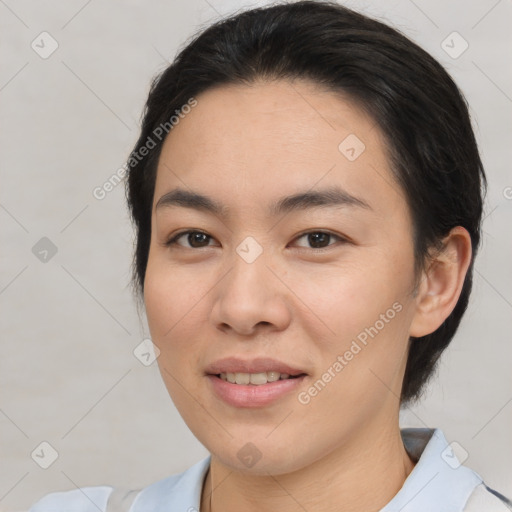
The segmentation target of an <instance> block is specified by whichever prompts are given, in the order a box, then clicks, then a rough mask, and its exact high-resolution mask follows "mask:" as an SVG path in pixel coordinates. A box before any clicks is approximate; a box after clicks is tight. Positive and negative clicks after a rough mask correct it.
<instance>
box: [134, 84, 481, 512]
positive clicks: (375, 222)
mask: <svg viewBox="0 0 512 512" xmlns="http://www.w3.org/2000/svg"><path fill="white" fill-rule="evenodd" d="M196 99H197V101H198V104H197V106H195V107H194V108H193V109H192V110H191V112H190V113H189V114H187V116H186V117H185V118H184V119H181V120H180V122H179V124H178V125H176V126H175V127H174V128H173V130H172V132H171V133H170V134H169V136H168V137H167V139H166V141H165V144H164V147H163V150H162V154H161V157H160V160H159V165H158V170H157V179H156V186H155V195H154V202H153V214H152V234H151V245H150V251H149V260H148V266H147V272H146V277H145V289H144V299H145V304H146V311H147V318H148V324H149V327H150V332H151V336H152V340H153V342H154V343H155V345H156V346H157V347H158V348H159V350H160V356H159V358H158V364H159V367H160V371H161V374H162V377H163V380H164V382H165V385H166V387H167V389H168V391H169V394H170V396H171V397H172V399H173V401H174V403H175V405H176V407H177V409H178V411H179V412H180V414H181V415H182V417H183V418H184V420H185V422H186V423H187V425H188V426H189V428H190V429H191V431H192V432H193V433H194V435H195V436H196V437H197V438H198V439H199V441H200V442H201V443H202V444H203V445H204V446H205V447H206V448H207V449H208V450H209V451H210V453H211V454H212V462H211V466H210V469H209V471H208V474H207V476H206V478H205V481H204V486H203V492H202V498H201V511H210V510H213V511H215V512H218V511H224V512H231V511H235V510H236V511H238V510H246V511H258V512H261V511H267V510H268V511H270V510H272V511H273V510H280V511H282V512H287V511H292V510H293V511H296V510H297V509H300V508H301V507H303V509H305V510H308V511H318V512H320V511H322V512H329V511H334V510H337V511H339V510H343V511H344V512H355V511H365V512H369V511H372V510H375V511H376V510H379V509H380V508H382V507H383V506H384V505H385V504H386V503H388V502H389V501H390V500H391V499H392V498H393V496H394V495H395V494H396V493H397V492H398V491H399V490H400V488H401V486H402V485H403V483H404V481H405V479H406V478H407V476H408V475H409V474H410V472H411V471H412V469H413V468H414V464H415V461H413V460H411V458H410V457H409V456H408V454H407V452H406V450H405V448H404V446H403V443H402V440H401V436H400V429H399V423H398V417H399V407H400V403H399V396H400V390H401V385H402V380H403V375H404V371H405V364H406V359H407V349H408V340H409V336H417V337H418V336H423V335H425V334H428V333H430V332H433V331H434V330H435V329H436V328H437V327H438V326H439V325H441V323H442V322H443V321H444V319H445V318H446V317H447V316H448V315H449V314H450V312H451V311H452V309H453V308H454V307H455V304H456V302H457V299H458V297H459V294H460V290H461V287H462V284H463V280H464V276H465V273H466V271H467V268H468V265H469V262H470V258H471V243H470V238H469V234H468V233H467V231H466V230H465V229H463V228H461V227H457V228H454V229H453V230H452V232H451V233H450V234H449V235H448V236H447V237H446V239H445V247H446V249H445V251H444V252H441V253H440V254H437V255H436V256H435V258H434V259H432V261H430V262H429V264H428V265H426V269H425V271H424V272H423V273H422V274H421V275H420V276H419V279H418V281H416V279H415V278H416V277H418V276H415V274H414V257H413V244H412V223H411V222H412V221H411V217H410V213H409V209H408V206H407V203H406V199H405V196H404V194H403V192H402V191H401V189H400V188H399V186H398V185H397V184H396V182H395V181H394V179H393V176H392V173H391V171H390V168H389V162H388V157H387V154H386V144H385V142H384V138H383V136H382V134H381V133H380V132H379V130H378V129H377V128H376V126H375V123H374V121H373V120H372V119H370V118H369V117H368V116H366V115H365V114H363V112H362V111H361V110H359V109H358V108H357V107H356V106H355V105H354V104H353V103H351V102H350V101H348V100H347V99H345V98H343V97H341V96H340V95H335V94H333V93H332V92H328V91H324V90H321V89H320V88H319V87H317V86H315V85H314V84H312V83H309V82H307V81H295V82H293V83H291V82H287V81H274V82H264V81H261V82H258V83H255V84H252V85H251V86H246V85H244V86H242V85H237V86H222V87H218V88H215V89H212V90H209V91H207V92H205V93H203V94H201V95H200V96H198V97H197V98H196ZM349 134H356V135H357V137H358V138H359V139H360V140H362V141H363V142H364V144H365V150H364V151H363V153H362V154H361V155H360V156H359V157H358V158H357V159H356V160H354V161H349V160H348V159H347V158H346V157H345V155H344V154H342V153H341V152H340V150H339V149H338V146H339V144H340V142H342V141H343V140H344V139H345V137H347V136H348V135H349ZM330 185H337V186H339V187H342V188H343V189H344V190H346V191H348V192H349V193H350V194H352V195H354V196H357V197H358V198H361V199H362V200H364V201H365V202H366V203H367V204H368V205H369V208H362V207H354V206H347V205H344V206H337V207H322V208H314V209H307V210H302V211H294V212H289V213H287V214H285V215H281V216H278V217H274V216H271V215H270V214H269V211H268V205H269V204H270V203H271V202H273V201H276V200H277V199H279V198H281V197H283V196H288V195H292V194H294V193H297V192H299V191H311V190H319V189H321V188H324V187H327V186H330ZM177 187H180V188H185V189H187V190H194V191H197V192H200V193H202V194H205V195H208V196H210V197H212V198H213V199H215V200H216V201H218V202H221V203H222V204H224V205H225V207H226V210H225V213H226V217H225V218H221V217H219V216H216V215H213V214H211V213H207V212H203V211H200V210H196V209H191V208H185V207H182V206H171V207H167V208H159V209H158V210H156V209H155V205H156V203H157V201H158V200H159V198H160V197H161V196H162V195H164V194H165V193H167V192H169V191H170V190H173V189H175V188H177ZM228 213H229V215H228ZM186 229H190V230H199V231H201V232H204V233H206V234H207V235H208V237H209V238H208V237H206V238H205V239H204V240H202V243H200V244H199V245H196V246H195V247H194V246H191V245H190V240H189V239H188V238H187V235H185V236H183V237H181V239H179V240H178V242H177V243H176V244H175V245H174V246H166V245H165V242H166V241H167V240H168V239H169V238H170V237H171V235H173V234H177V233H178V232H180V231H184V230H186ZM304 231H308V232H309V231H313V232H318V231H324V232H325V231H327V232H330V233H332V234H333V235H337V236H340V237H342V238H345V239H346V241H345V242H344V241H343V240H342V239H341V240H340V239H337V238H336V237H335V236H334V237H331V238H329V237H327V238H326V239H324V240H323V241H322V239H320V242H321V243H322V244H323V245H324V247H325V248H323V249H317V248H315V245H313V244H314V241H315V240H314V239H313V242H311V239H310V238H309V239H308V236H301V235H302V234H303V233H304ZM247 236H252V237H253V238H254V239H255V240H257V242H258V243H259V244H260V246H261V247H262V249H263V253H262V254H261V255H260V256H259V257H258V258H257V259H256V260H255V261H254V262H253V263H247V262H246V261H245V260H244V259H242V258H241V257H240V256H239V255H238V254H237V252H236V248H237V246H238V245H239V244H240V243H241V242H242V241H243V240H244V239H245V238H246V237H247ZM317 236H318V235H317ZM199 240H200V242H201V239H199ZM192 243H194V241H192ZM417 283H419V284H418V286H417V287H415V284H417ZM396 302H398V303H399V304H400V305H401V306H402V309H401V311H400V312H399V313H397V314H396V315H395V317H394V318H393V319H392V320H390V321H389V322H388V323H386V325H385V327H384V328H383V329H381V330H380V331H379V333H378V335H377V336H375V337H374V338H373V339H370V341H369V342H368V344H367V345H366V346H365V347H364V348H363V349H362V350H361V351H360V352H359V353H358V354H357V356H355V357H354V358H353V359H352V360H351V361H350V362H349V363H348V364H347V365H346V366H345V367H344V368H343V370H342V371H341V372H339V373H337V374H336V376H335V377H334V378H332V380H331V382H329V383H328V384H327V385H326V386H325V388H324V389H323V390H322V391H321V392H320V393H318V395H317V396H315V397H314V398H312V399H311V401H310V402H309V403H308V404H302V403H300V402H299V400H298V398H297V393H295V392H292V393H291V394H289V395H287V396H285V397H283V398H281V399H279V400H278V401H277V402H274V403H272V404H270V405H267V406H265V407H260V408H253V409H250V408H237V407H233V406H231V405H227V404H226V403H224V402H223V401H221V400H220V399H219V398H217V396H216V395H215V394H214V393H213V391H212V388H211V386H210V382H209V380H208V378H207V377H206V376H205V367H206V366H207V365H208V364H210V363H212V362H213V361H215V360H217V359H220V358H223V357H228V356H238V357H241V358H246V359H249V358H252V357H257V356H268V357H273V358H276V359H279V360H281V361H285V362H287V363H288V364H289V365H291V366H294V367H296V368H300V369H302V370H303V371H304V372H307V373H308V376H307V377H306V379H305V381H304V383H303V385H302V386H301V389H300V390H298V391H304V390H307V389H308V388H309V387H310V386H311V385H312V384H313V383H314V382H315V381H317V380H318V379H319V378H321V376H322V374H324V373H325V372H326V371H327V369H328V368H329V367H332V365H333V363H334V362H335V361H336V359H337V357H338V355H342V354H344V353H345V351H346V350H348V349H349V347H350V346H351V343H352V341H353V340H354V339H355V338H356V337H357V335H358V334H359V333H361V332H362V331H364V329H365V328H367V327H370V326H373V325H375V322H376V321H377V320H378V319H379V318H380V315H381V314H384V313H385V312H386V311H387V310H388V309H389V308H391V307H392V305H393V304H394V303H396ZM249 441H250V442H251V443H253V444H254V445H255V446H256V447H257V449H258V450H259V452H260V453H261V459H260V460H259V461H258V462H257V463H256V464H255V465H253V466H252V467H250V468H249V467H247V466H245V465H244V464H243V463H242V462H241V460H239V458H238V457H237V453H238V451H239V450H240V449H241V448H242V447H243V446H244V445H245V444H246V443H247V442H249ZM326 484H328V485H326ZM212 489H213V492H212ZM369 491H370V492H369Z"/></svg>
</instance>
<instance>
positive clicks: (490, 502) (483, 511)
mask: <svg viewBox="0 0 512 512" xmlns="http://www.w3.org/2000/svg"><path fill="white" fill-rule="evenodd" d="M510 510H512V501H511V500H509V499H508V498H507V497H505V496H503V494H501V493H499V492H498V491H495V490H494V489H491V488H490V487H488V486H487V485H486V484H485V483H484V482H482V483H481V484H480V485H477V486H476V487H475V488H474V490H473V492H472V493H471V495H470V496H469V499H468V501H467V502H466V505H465V506H464V512H509V511H510Z"/></svg>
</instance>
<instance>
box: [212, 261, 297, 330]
mask: <svg viewBox="0 0 512 512" xmlns="http://www.w3.org/2000/svg"><path fill="white" fill-rule="evenodd" d="M232 261H233V263H232V266H231V269H230V270H229V271H228V273H227V275H225V277H224V279H222V280H221V281H220V282H219V284H218V285H217V286H216V287H215V288H214V292H215V296H214V304H213V308H212V311H211V320H212V321H213V323H214V325H215V326H216V327H217V328H218V329H220V330H222V331H224V332H229V331H232V332H234V333H236V334H239V335H241V336H252V335H254V334H256V333H257V331H258V330H261V331H265V332H270V331H273V330H275V331H280V330H284V329H286V327H287V326H288V325H289V323H290V319H291V314H290V309H289V308H290V305H291V303H290V302H289V300H288V299H287V294H288V289H287V288H286V286H285V285H284V284H283V282H282V281H281V280H280V279H279V278H278V277H277V275H279V271H275V270H273V269H270V268H269V267H268V261H267V258H266V257H264V254H262V255H260V257H259V258H257V259H256V260H255V261H253V262H252V263H248V262H247V261H245V260H244V259H243V258H242V257H240V256H239V255H238V254H235V257H234V258H233V260H232ZM281 274H282V272H281Z"/></svg>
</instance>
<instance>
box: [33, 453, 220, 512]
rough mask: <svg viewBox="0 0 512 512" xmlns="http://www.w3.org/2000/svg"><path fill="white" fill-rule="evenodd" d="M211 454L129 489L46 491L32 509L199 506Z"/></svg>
mask: <svg viewBox="0 0 512 512" xmlns="http://www.w3.org/2000/svg"><path fill="white" fill-rule="evenodd" d="M209 465H210V456H208V457H206V458H205V459H203V460H201V461H199V462H197V463H196V464H194V465H193V466H192V467H190V468H188V469H187V470H185V471H184V472H182V473H179V474H175V475H171V476H168V477H166V478H164V479H162V480H159V481H157V482H155V483H153V484H151V485H149V486H147V487H144V488H142V489H140V488H139V489H136V490H128V489H123V488H117V487H115V488H114V487H112V486H106V485H105V486H95V487H81V488H79V489H73V490H72V491H63V492H53V493H50V494H47V495H46V496H44V497H43V498H41V499H40V500H39V501H38V502H36V503H35V504H34V505H32V507H31V508H30V510H29V512H64V511H65V512H107V510H108V511H112V512H113V511H121V510H122V511H128V510H131V511H133V512H166V511H168V510H179V509H180V508H183V507H184V506H185V508H184V509H183V510H188V509H193V508H194V507H195V508H196V509H197V510H198V509H199V502H200V498H201V489H202V484H203V480H204V477H205V475H206V473H207V471H208V468H209Z"/></svg>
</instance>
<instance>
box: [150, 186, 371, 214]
mask: <svg viewBox="0 0 512 512" xmlns="http://www.w3.org/2000/svg"><path fill="white" fill-rule="evenodd" d="M172 206H181V207H183V208H193V209H195V210H200V211H204V212H207V213H212V214H214V215H217V216H219V217H222V218H225V217H227V216H228V215H229V211H230V210H229V208H228V207H227V206H226V205H223V204H222V203H219V202H218V201H216V200H214V199H212V198H211V197H208V196H205V195H203V194H200V193H198V192H193V191H189V190H185V189H181V188H176V189H174V190H171V191H170V192H167V193H166V194H164V195H163V196H162V197H160V199H159V200H158V202H157V203H156V205H155V211H156V210H159V209H161V208H164V207H172ZM346 206H349V207H357V208H364V209H368V210H372V208H371V206H370V205H369V204H368V203H367V202H366V201H364V200H363V199H361V198H359V197H356V196H353V195H352V194H349V193H348V192H347V191H346V190H343V189H342V188H339V187H337V186H333V187H329V188H325V189H322V190H315V191H306V192H299V193H296V194H293V195H291V196H286V197H282V198H280V199H278V200H277V201H276V202H274V203H272V204H271V205H270V207H269V212H270V214H271V215H274V216H277V215H281V214H283V213H289V212H292V211H302V210H309V209H313V208H321V207H346Z"/></svg>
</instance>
